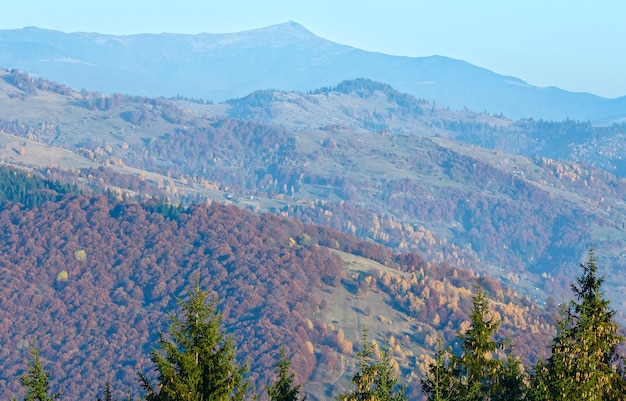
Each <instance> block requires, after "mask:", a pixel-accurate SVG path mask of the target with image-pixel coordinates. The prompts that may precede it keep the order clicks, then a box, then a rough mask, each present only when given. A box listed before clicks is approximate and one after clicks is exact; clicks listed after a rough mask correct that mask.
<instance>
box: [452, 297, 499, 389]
mask: <svg viewBox="0 0 626 401" xmlns="http://www.w3.org/2000/svg"><path fill="white" fill-rule="evenodd" d="M499 326H500V322H499V321H497V320H496V319H495V318H494V317H493V316H491V312H490V310H489V301H488V300H487V297H486V296H485V293H484V291H483V289H482V288H480V287H477V289H476V292H475V294H474V296H473V297H472V311H471V313H470V328H469V329H468V330H467V331H466V332H465V333H462V334H459V342H460V345H461V355H453V357H452V366H453V370H454V376H455V388H456V389H455V392H456V393H457V394H458V398H457V399H459V400H467V401H479V400H489V399H490V398H491V392H492V390H493V389H495V388H496V384H497V381H498V378H499V376H500V374H501V372H502V370H503V364H502V361H500V360H499V359H497V358H496V357H495V356H496V351H497V350H498V349H499V348H501V347H502V346H503V344H504V343H503V342H497V341H495V340H494V335H495V334H496V332H497V331H498V327H499Z"/></svg>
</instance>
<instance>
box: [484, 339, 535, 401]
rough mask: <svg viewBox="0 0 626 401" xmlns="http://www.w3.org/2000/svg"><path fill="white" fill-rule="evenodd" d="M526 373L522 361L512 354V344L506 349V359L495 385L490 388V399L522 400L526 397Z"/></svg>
mask: <svg viewBox="0 0 626 401" xmlns="http://www.w3.org/2000/svg"><path fill="white" fill-rule="evenodd" d="M526 380H527V375H526V374H525V373H524V369H523V367H522V363H521V362H520V360H519V358H517V357H516V356H515V355H514V354H513V346H512V345H510V346H509V349H508V351H507V359H506V361H505V363H504V367H503V369H502V371H501V372H500V375H499V377H498V380H497V385H496V386H495V387H494V388H493V389H492V390H491V393H492V396H491V400H492V401H522V400H525V399H526V394H527V392H528V387H527V385H526Z"/></svg>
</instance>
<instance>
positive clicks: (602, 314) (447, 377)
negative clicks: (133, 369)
mask: <svg viewBox="0 0 626 401" xmlns="http://www.w3.org/2000/svg"><path fill="white" fill-rule="evenodd" d="M581 269H582V272H581V274H580V276H579V277H577V279H576V283H575V284H572V286H571V287H572V291H573V295H574V299H573V300H571V301H570V302H568V303H565V302H564V303H563V304H562V305H561V314H560V319H559V320H558V322H557V332H556V335H555V337H554V338H553V340H552V342H551V344H550V345H549V350H548V351H549V357H548V358H547V359H543V358H540V359H539V360H538V361H537V362H535V364H534V365H532V366H530V367H526V366H523V364H522V362H521V360H520V357H519V356H517V355H515V352H514V345H513V344H512V342H511V341H510V340H504V341H501V340H496V339H495V337H494V336H495V334H496V332H497V331H498V328H499V325H500V321H499V320H498V319H496V318H495V317H494V316H493V314H492V312H491V310H490V305H489V301H488V299H487V297H486V296H485V293H484V290H483V289H482V288H481V287H480V286H477V287H476V289H475V292H474V295H473V297H472V303H473V308H472V311H471V314H470V325H469V327H468V328H467V329H466V330H464V331H460V332H459V334H458V338H457V340H458V344H457V346H456V349H455V347H448V348H444V347H443V345H442V342H441V341H440V342H438V345H437V349H436V351H435V357H434V359H433V361H432V362H431V363H430V364H429V366H428V370H427V372H426V373H425V375H423V376H422V379H421V387H422V391H423V396H424V397H425V399H427V400H429V401H444V400H448V401H451V400H462V401H483V400H490V401H500V400H502V401H504V400H507V401H518V400H520V401H521V400H531V401H556V400H563V401H565V400H584V401H587V400H588V401H603V400H611V401H614V400H624V399H626V372H625V371H624V359H623V357H622V356H621V355H620V354H619V352H618V347H619V346H620V344H622V343H623V341H624V337H623V336H622V335H620V334H619V330H620V327H619V325H618V324H617V323H616V322H615V321H614V311H613V310H612V309H611V308H610V302H609V301H608V300H607V299H606V298H605V297H604V294H603V292H602V289H601V286H602V283H603V281H604V277H602V276H598V266H597V264H596V259H595V256H594V254H593V250H590V252H589V259H588V261H587V263H585V264H581ZM209 298H210V297H209V293H208V292H207V291H206V290H203V289H202V288H201V287H200V284H199V280H198V281H196V284H195V286H194V287H193V288H192V289H191V290H190V291H189V294H188V296H187V299H186V300H179V313H178V314H173V315H172V316H171V317H170V323H169V326H168V329H167V331H166V332H163V333H159V338H158V342H157V346H156V348H154V349H153V350H152V352H151V354H150V359H151V360H152V363H153V365H154V366H153V373H152V374H150V373H144V372H139V373H138V381H139V383H140V386H141V390H142V392H143V395H142V399H145V400H148V401H166V400H167V401H175V400H176V401H178V400H180V401H182V400H244V399H250V398H253V399H258V398H259V397H260V394H259V393H258V392H257V391H256V390H252V389H251V387H250V382H249V380H248V378H247V372H248V370H247V366H246V365H245V364H241V363H240V362H239V361H238V359H237V348H236V345H235V344H234V342H233V335H232V334H230V335H229V334H226V332H225V331H224V330H223V328H222V316H221V314H220V313H219V312H218V310H217V302H216V300H210V299H209ZM367 334H368V333H367V331H365V332H364V333H363V347H362V348H363V349H362V351H361V352H359V353H358V354H357V357H358V359H359V370H358V371H357V373H356V374H355V375H354V376H353V378H352V382H351V383H352V385H351V387H350V388H349V389H348V391H346V392H343V393H340V394H339V395H337V396H336V400H337V401H357V400H369V401H405V400H407V401H408V399H409V396H408V395H407V391H406V386H405V385H404V384H403V383H402V380H401V379H400V377H399V375H398V373H397V371H396V370H395V369H394V361H393V359H392V357H391V354H390V353H389V352H388V351H387V350H385V349H384V348H383V349H380V348H378V347H377V346H376V345H374V344H372V343H371V342H369V341H368V336H367ZM31 355H32V361H31V362H30V363H29V366H28V370H27V372H26V373H24V374H23V375H22V376H21V377H20V382H21V383H22V385H23V386H24V388H25V391H26V395H25V398H24V400H25V401H32V400H38V401H52V400H57V399H61V397H62V394H61V393H60V392H56V393H51V390H50V388H49V377H50V372H49V371H48V370H46V369H45V368H44V367H43V363H42V360H41V357H40V353H39V350H38V349H37V347H33V349H32V351H31ZM290 364H291V361H290V360H289V359H288V358H286V356H285V352H284V349H282V348H281V350H280V352H279V361H278V362H277V363H276V364H275V368H276V375H275V376H276V377H275V378H274V380H273V381H272V382H271V383H270V384H269V385H267V386H266V387H265V389H264V396H265V397H266V399H269V400H271V401H297V400H303V399H305V398H306V396H304V395H303V394H302V393H301V387H300V385H298V384H296V382H295V375H294V374H293V373H292V372H290V370H289V368H290ZM132 399H133V397H132V395H130V394H129V395H128V400H132ZM14 400H15V399H14ZM98 400H99V401H101V400H105V401H112V400H113V396H112V390H111V387H110V384H109V383H106V384H105V386H104V390H103V394H102V398H99V399H98Z"/></svg>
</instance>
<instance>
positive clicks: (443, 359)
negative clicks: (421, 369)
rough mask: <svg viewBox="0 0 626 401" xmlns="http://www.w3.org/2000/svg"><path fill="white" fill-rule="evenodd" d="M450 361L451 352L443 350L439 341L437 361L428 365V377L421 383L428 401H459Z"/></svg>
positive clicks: (436, 353) (436, 354)
mask: <svg viewBox="0 0 626 401" xmlns="http://www.w3.org/2000/svg"><path fill="white" fill-rule="evenodd" d="M449 361H450V352H449V351H447V350H446V349H444V348H443V343H442V341H441V339H439V340H438V341H437V351H435V359H434V360H433V361H432V362H431V363H429V364H428V371H427V372H426V376H425V377H424V378H423V379H422V381H421V386H422V392H423V393H424V395H426V399H427V400H428V401H452V400H455V399H457V397H458V394H456V393H455V390H456V385H455V379H454V374H453V371H452V368H451V367H450V362H449Z"/></svg>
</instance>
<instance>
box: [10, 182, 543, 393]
mask: <svg viewBox="0 0 626 401" xmlns="http://www.w3.org/2000/svg"><path fill="white" fill-rule="evenodd" d="M8 175H9V176H10V177H13V179H12V181H11V182H9V183H8V184H7V185H5V186H3V187H2V190H3V191H4V196H9V197H10V194H11V193H15V192H16V191H14V187H37V186H38V185H39V184H38V182H39V179H38V178H33V177H29V176H27V175H26V174H23V173H13V172H10V173H9V174H8ZM32 183H34V184H32ZM46 186H48V187H49V188H55V187H56V186H57V184H46ZM49 191H51V192H50V193H51V194H54V196H53V197H51V198H50V200H45V201H44V200H40V201H38V202H34V203H33V204H32V205H29V206H27V205H26V204H24V203H20V202H19V201H18V200H19V199H17V198H12V197H10V198H9V200H7V201H5V202H4V204H3V206H2V210H1V211H0V222H2V225H3V227H5V229H4V230H2V232H1V233H0V246H1V249H0V255H1V256H0V259H1V260H0V269H1V272H0V274H1V276H2V277H3V286H2V288H1V289H0V303H1V304H0V325H1V330H0V333H1V334H0V336H1V337H0V342H1V343H2V344H3V346H2V351H1V352H2V358H3V360H4V363H3V364H2V367H0V369H1V371H0V378H1V379H0V396H1V397H2V398H6V397H7V396H8V394H11V393H14V394H17V392H18V389H19V384H18V381H17V379H18V377H19V375H20V372H22V369H23V368H24V366H25V361H26V360H27V359H28V355H29V351H28V350H29V347H30V346H32V345H33V344H34V342H35V341H36V342H37V344H38V346H39V347H40V348H41V355H42V356H43V357H44V360H45V362H46V363H47V364H48V365H49V367H50V369H51V372H53V375H52V376H53V385H54V386H55V387H57V388H62V389H63V392H64V396H65V397H69V398H70V399H78V398H83V397H87V396H88V397H92V398H94V397H95V396H96V395H97V394H99V392H100V391H101V389H102V386H103V383H104V380H109V381H111V382H112V383H113V384H114V386H115V388H116V389H119V390H118V391H120V392H125V391H126V390H128V389H133V388H136V375H135V374H136V371H137V370H138V369H142V370H145V369H146V367H147V364H148V356H149V350H150V347H151V346H152V345H153V344H154V343H155V339H156V335H157V332H158V331H159V330H162V329H163V328H164V324H165V323H166V320H167V314H168V311H171V310H175V309H176V298H177V297H183V296H184V294H186V291H187V290H188V289H189V288H190V286H192V285H193V283H194V282H195V280H198V279H199V280H200V283H201V284H202V285H203V286H205V287H206V288H207V289H208V290H209V291H210V294H211V296H214V297H216V298H217V299H218V300H219V303H218V307H219V310H220V311H221V313H222V314H223V316H224V323H225V327H226V328H227V330H228V331H229V332H232V333H234V334H235V341H236V344H237V346H238V349H239V355H241V356H242V358H243V359H244V360H246V361H248V363H249V365H250V370H251V378H252V380H253V382H254V383H257V384H258V385H261V384H263V383H265V382H266V380H267V378H268V377H271V375H270V374H269V373H268V372H271V371H272V369H273V364H274V363H275V358H276V355H277V350H278V348H279V347H280V346H285V347H286V351H287V355H288V356H289V357H290V358H292V359H293V368H294V370H295V371H296V372H297V374H298V377H299V379H300V380H301V381H302V382H303V383H304V389H305V390H306V391H313V395H314V394H318V395H317V396H322V394H326V395H327V396H334V395H335V394H336V391H337V387H336V386H337V385H340V384H341V383H344V385H347V383H346V382H345V381H339V384H337V383H335V384H334V385H332V383H333V381H332V380H336V379H337V378H338V377H341V375H340V373H341V371H342V370H347V371H348V372H350V371H353V369H354V367H353V366H354V365H353V362H351V361H352V360H353V359H352V358H353V357H354V355H355V352H356V351H357V350H358V347H359V333H360V332H361V330H362V329H364V328H366V327H369V328H371V331H372V336H373V338H375V339H377V340H378V341H383V342H384V341H385V339H388V338H390V336H393V337H394V338H395V341H396V343H397V346H396V347H395V348H394V358H397V359H398V361H399V363H400V367H401V373H402V377H403V379H405V380H407V381H408V382H409V383H411V384H410V385H411V387H412V388H414V389H415V388H416V387H415V386H418V381H417V377H419V374H420V373H419V372H420V371H421V370H420V369H423V368H424V367H425V366H426V363H427V361H428V360H429V359H428V358H427V356H428V355H430V354H431V353H432V351H433V346H434V344H435V343H436V340H437V338H438V337H440V336H441V337H443V338H444V339H445V340H446V341H450V342H452V341H453V340H454V338H455V336H456V332H457V329H458V328H459V327H461V326H462V322H463V321H465V320H466V319H467V316H468V313H469V311H470V309H471V293H472V288H473V286H474V285H475V283H476V280H477V276H476V275H475V274H474V273H472V272H470V271H467V270H463V269H459V268H457V267H453V266H451V265H449V264H447V263H435V264H433V263H428V262H426V261H425V260H424V259H423V258H422V257H421V256H419V255H417V254H415V253H405V254H396V253H394V252H392V251H391V250H389V249H388V248H385V247H383V246H381V245H376V244H373V243H371V242H365V241H362V240H359V239H358V238H356V237H354V236H350V235H345V234H340V233H338V232H336V231H333V230H331V229H328V228H324V227H321V226H312V225H302V223H300V222H298V221H297V220H294V219H287V218H281V217H277V216H274V215H270V214H262V215H256V214H253V213H251V212H249V211H245V210H243V209H241V208H238V207H235V206H227V205H222V204H218V203H215V202H213V203H211V204H204V205H196V206H193V207H190V208H187V209H184V210H181V209H180V208H178V207H172V206H170V207H167V205H161V206H160V204H159V203H154V201H148V202H147V203H143V204H142V203H138V202H136V201H130V200H126V201H123V200H117V199H115V197H114V196H112V195H113V194H109V195H92V194H77V193H73V191H70V193H68V194H66V195H62V194H61V193H59V192H56V191H55V190H54V189H50V190H49ZM11 199H12V200H11ZM339 251H340V252H339ZM482 283H483V285H484V288H485V290H486V291H487V293H488V294H489V296H490V298H491V299H492V301H493V303H494V308H495V309H494V310H495V311H496V313H497V314H498V316H501V317H502V320H503V327H505V331H504V332H503V335H505V336H507V337H509V336H510V337H511V338H513V339H514V340H515V341H516V343H518V344H519V345H518V348H517V349H518V350H519V351H520V353H522V354H524V355H525V358H529V359H534V358H536V357H537V355H538V352H539V351H540V350H539V349H538V348H537V347H536V346H535V344H547V343H548V341H549V338H550V336H551V335H552V333H553V332H554V326H553V322H554V317H555V314H554V310H553V309H552V310H550V309H548V310H544V309H542V308H536V307H535V306H534V305H533V304H532V302H530V301H529V300H528V299H527V298H520V297H519V296H517V294H516V293H515V292H514V291H512V290H511V289H508V288H505V287H502V286H500V284H498V283H497V282H496V281H495V280H493V279H490V278H484V280H483V281H482ZM344 297H345V298H344ZM346 302H348V303H351V304H352V305H353V309H350V310H346V309H345V308H343V307H342V308H341V309H340V310H341V313H346V312H350V313H351V314H352V316H353V317H356V319H357V320H356V322H357V324H356V325H353V323H350V324H349V325H344V324H343V323H342V322H341V321H339V320H338V319H337V313H339V312H338V310H337V309H336V307H337V304H338V303H341V304H342V305H345V303H346ZM384 305H389V307H388V306H384ZM331 379H332V380H331ZM345 379H347V377H345V378H344V380H345ZM414 391H415V390H414ZM317 396H316V397H317Z"/></svg>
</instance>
